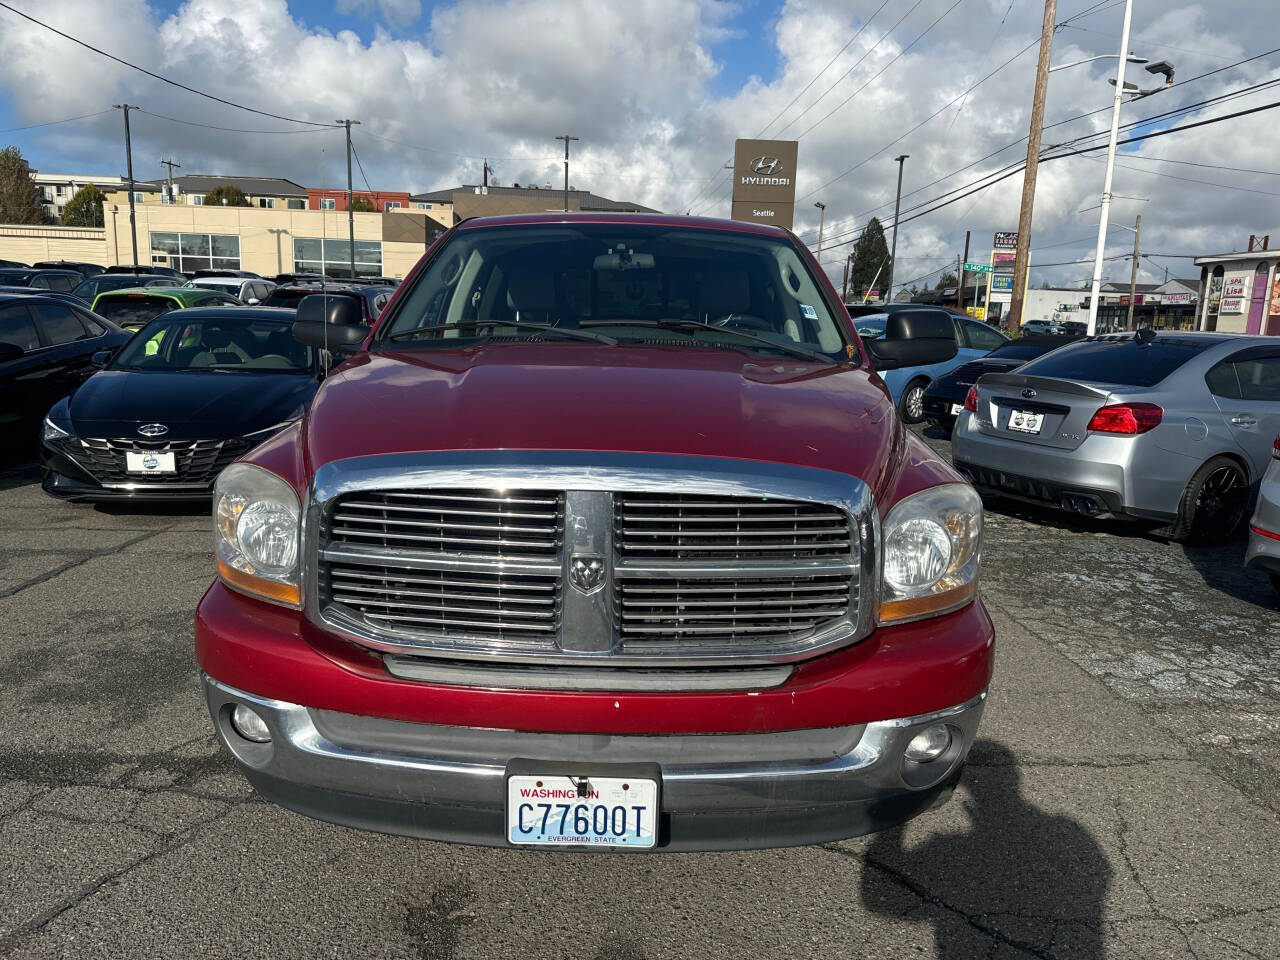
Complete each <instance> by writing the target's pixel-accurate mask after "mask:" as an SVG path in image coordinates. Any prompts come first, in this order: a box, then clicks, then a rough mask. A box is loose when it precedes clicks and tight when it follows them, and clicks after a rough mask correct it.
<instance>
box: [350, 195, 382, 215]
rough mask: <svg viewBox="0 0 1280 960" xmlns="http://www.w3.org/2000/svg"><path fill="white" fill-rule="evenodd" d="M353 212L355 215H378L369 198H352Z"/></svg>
mask: <svg viewBox="0 0 1280 960" xmlns="http://www.w3.org/2000/svg"><path fill="white" fill-rule="evenodd" d="M351 210H352V212H353V213H376V212H377V210H376V209H375V207H374V205H373V201H372V200H370V199H369V198H368V197H352V198H351Z"/></svg>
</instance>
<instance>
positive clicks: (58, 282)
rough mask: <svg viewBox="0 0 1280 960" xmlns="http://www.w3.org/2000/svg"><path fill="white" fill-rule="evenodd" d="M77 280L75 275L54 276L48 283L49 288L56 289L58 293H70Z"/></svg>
mask: <svg viewBox="0 0 1280 960" xmlns="http://www.w3.org/2000/svg"><path fill="white" fill-rule="evenodd" d="M77 282H78V281H77V280H76V278H75V277H54V278H53V279H52V280H51V281H50V283H49V289H51V290H57V291H59V292H60V293H70V292H71V291H72V290H74V289H75V288H76V283H77Z"/></svg>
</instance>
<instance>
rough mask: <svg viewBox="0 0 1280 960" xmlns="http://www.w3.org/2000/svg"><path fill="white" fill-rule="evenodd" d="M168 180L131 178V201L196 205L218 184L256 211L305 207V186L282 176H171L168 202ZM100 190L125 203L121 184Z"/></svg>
mask: <svg viewBox="0 0 1280 960" xmlns="http://www.w3.org/2000/svg"><path fill="white" fill-rule="evenodd" d="M168 185H169V181H168V180H135V181H134V192H135V196H134V203H135V204H136V203H158V204H168V203H170V202H172V204H174V205H176V206H188V207H200V206H203V205H204V198H205V195H206V194H208V193H209V192H211V191H212V190H215V189H216V188H218V187H235V188H236V189H237V190H239V191H240V192H241V193H243V194H244V195H245V196H246V197H247V198H248V200H249V205H250V206H252V207H257V208H259V209H260V210H305V209H306V208H307V188H306V187H304V186H302V185H301V184H297V183H294V182H293V181H292V180H285V179H284V178H282V177H230V176H221V175H211V174H203V173H194V174H188V175H185V176H181V177H174V178H173V196H172V201H170V199H169V198H168V197H166V192H167V188H168ZM103 192H104V193H106V195H107V200H108V201H110V202H111V203H118V204H120V205H121V206H125V207H127V206H128V205H129V192H128V189H127V188H126V186H125V185H123V184H121V185H120V186H118V187H117V188H116V189H115V190H113V191H107V190H106V189H105V188H104V189H103Z"/></svg>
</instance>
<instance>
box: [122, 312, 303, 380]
mask: <svg viewBox="0 0 1280 960" xmlns="http://www.w3.org/2000/svg"><path fill="white" fill-rule="evenodd" d="M312 365H313V356H312V351H311V348H310V347H307V346H304V345H303V344H301V343H299V342H298V341H297V340H295V339H293V332H292V328H291V327H290V325H289V324H288V323H286V322H282V321H279V320H245V319H237V318H233V317H201V318H200V319H191V318H190V317H189V316H188V317H183V316H181V315H178V316H174V317H172V318H164V317H161V318H159V319H157V320H153V321H152V322H151V323H149V324H148V325H147V326H145V327H143V328H142V329H141V330H139V331H138V333H137V334H136V335H135V336H134V338H133V339H132V340H130V341H129V342H128V343H127V344H126V345H125V347H124V349H123V350H121V351H120V353H119V355H118V356H117V358H116V361H115V363H113V364H112V365H111V368H112V369H113V370H122V369H123V370H163V371H169V372H172V371H176V370H218V371H233V372H236V373H255V372H257V373H263V372H266V373H309V372H310V371H311V369H312Z"/></svg>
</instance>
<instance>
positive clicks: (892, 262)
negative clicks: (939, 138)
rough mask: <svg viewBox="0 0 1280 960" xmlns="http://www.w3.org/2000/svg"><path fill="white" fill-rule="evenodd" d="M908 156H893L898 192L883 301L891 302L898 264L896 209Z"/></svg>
mask: <svg viewBox="0 0 1280 960" xmlns="http://www.w3.org/2000/svg"><path fill="white" fill-rule="evenodd" d="M909 156H910V154H908V153H904V154H902V155H900V156H897V157H894V158H893V159H894V162H895V163H897V165H898V193H897V196H896V197H894V200H893V247H892V248H891V249H890V250H889V296H888V297H886V298H885V301H884V302H885V303H893V268H894V267H896V266H897V265H898V209H899V207H901V206H902V166H903V164H904V163H905V162H906V160H907V157H909Z"/></svg>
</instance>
